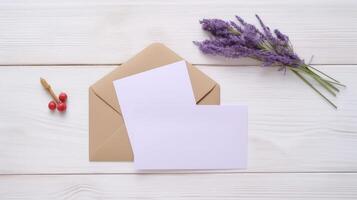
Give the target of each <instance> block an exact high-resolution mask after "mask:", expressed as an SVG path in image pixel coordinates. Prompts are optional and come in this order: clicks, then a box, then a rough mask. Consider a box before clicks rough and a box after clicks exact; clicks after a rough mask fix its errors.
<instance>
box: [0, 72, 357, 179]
mask: <svg viewBox="0 0 357 200" xmlns="http://www.w3.org/2000/svg"><path fill="white" fill-rule="evenodd" d="M199 68H200V69H201V70H203V71H204V72H205V73H207V74H208V75H209V76H211V77H212V78H213V79H215V80H216V81H217V82H218V83H220V85H221V90H222V94H221V97H222V103H223V104H247V105H248V106H249V156H248V157H249V160H248V170H247V171H249V172H357V152H356V151H355V149H356V146H357V79H356V78H355V77H356V76H357V68H356V67H353V66H329V67H324V68H321V67H320V68H319V69H323V71H325V72H326V73H329V74H333V75H334V76H335V77H336V78H337V79H339V80H340V81H342V82H343V83H345V84H347V85H348V88H347V89H344V90H343V91H342V92H341V94H340V95H339V97H338V98H337V99H334V100H335V102H336V103H337V105H338V106H339V109H338V110H334V109H333V108H331V107H330V106H329V105H328V104H327V103H326V102H324V101H323V100H322V99H321V98H320V97H319V96H318V95H316V94H315V93H314V92H313V91H312V90H311V89H310V88H308V87H307V86H306V85H304V83H303V82H301V81H300V80H299V79H298V78H297V77H295V76H294V75H293V74H291V73H287V74H286V75H285V76H284V74H283V73H282V72H279V71H277V70H276V69H275V68H262V67H253V66H250V67H223V66H217V67H211V66H210V67H207V66H199ZM113 69H114V67H103V66H88V67H83V66H81V67H73V66H67V67H54V66H51V67H45V66H43V67H27V66H24V67H14V66H12V67H0V94H6V98H4V97H2V98H0V111H1V114H0V144H1V145H0V174H23V173H25V174H28V173H35V174H42V173H55V174H61V173H135V172H136V171H134V170H133V168H132V165H131V163H110V162H104V163H96V162H89V161H88V87H89V85H91V84H92V83H94V82H95V81H96V80H98V79H99V78H100V77H102V76H103V75H104V74H106V73H108V72H110V71H111V70H113ZM39 77H44V78H46V79H47V80H48V81H49V83H50V84H51V85H52V86H53V89H54V90H55V91H56V92H60V91H66V92H67V93H68V94H69V102H68V111H67V113H66V114H59V113H58V112H56V113H51V112H50V111H49V110H48V108H47V103H48V102H49V100H50V97H49V96H48V95H47V94H46V92H45V91H44V90H43V88H42V86H41V85H40V82H39ZM225 172H229V171H225ZM238 172H243V171H238Z"/></svg>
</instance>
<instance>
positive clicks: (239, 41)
mask: <svg viewBox="0 0 357 200" xmlns="http://www.w3.org/2000/svg"><path fill="white" fill-rule="evenodd" d="M256 17H257V19H258V21H259V23H260V26H261V29H262V30H259V29H257V28H256V27H255V26H254V25H252V24H249V23H247V22H245V21H244V20H243V19H242V18H240V17H239V16H236V19H237V20H238V22H239V23H238V24H237V23H236V22H234V21H229V22H227V21H224V20H220V19H203V20H201V21H200V23H201V24H202V29H203V30H205V31H208V32H209V33H210V34H211V35H212V37H211V38H210V39H207V40H204V41H202V42H196V41H195V42H194V44H196V45H197V46H198V47H199V49H200V50H201V51H202V52H203V53H205V54H210V55H219V56H224V57H228V58H240V57H250V58H253V59H257V60H260V61H261V62H262V63H263V66H273V65H274V66H280V68H279V70H284V71H285V72H286V70H287V69H288V70H290V71H292V72H293V73H295V74H296V75H297V76H298V77H299V78H300V79H301V80H303V81H304V82H305V83H306V84H307V85H308V86H310V87H311V88H312V89H313V90H314V91H315V92H317V93H318V94H319V95H320V96H321V97H323V98H324V99H325V100H326V101H327V102H328V103H330V104H331V105H332V106H333V107H334V108H337V106H336V105H335V104H334V103H332V101H331V100H329V99H328V98H327V97H326V96H325V95H323V94H322V93H321V92H320V91H319V90H318V89H317V88H316V87H315V86H314V85H313V84H312V83H311V82H310V81H309V80H308V79H307V78H306V76H308V77H310V78H311V79H310V80H314V81H316V82H317V83H318V84H320V85H321V86H322V87H323V88H324V89H325V90H327V91H328V92H329V93H330V94H332V95H333V96H336V93H338V92H339V91H340V90H339V89H338V88H337V87H338V86H342V87H345V85H343V84H341V83H340V82H339V81H337V80H336V79H334V78H332V77H331V76H328V75H327V74H325V73H323V72H321V71H319V70H318V69H316V68H314V67H312V66H311V65H310V64H307V63H305V61H304V60H302V59H300V58H299V56H298V55H296V53H295V52H294V49H293V46H292V44H291V43H290V40H289V37H288V36H287V35H284V34H283V33H281V32H280V31H279V30H277V29H275V30H274V34H273V33H272V31H271V30H270V29H269V27H267V26H265V24H264V23H263V21H262V20H261V19H260V18H259V16H258V15H256Z"/></svg>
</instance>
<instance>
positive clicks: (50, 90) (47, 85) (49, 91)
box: [40, 78, 60, 103]
mask: <svg viewBox="0 0 357 200" xmlns="http://www.w3.org/2000/svg"><path fill="white" fill-rule="evenodd" d="M40 80H41V85H42V86H43V88H45V90H46V91H47V93H48V94H50V95H51V97H52V99H53V100H54V101H55V102H56V103H59V102H60V100H59V99H58V97H57V96H56V94H55V93H54V92H53V90H52V88H51V85H50V84H48V82H47V81H46V80H45V79H44V78H40Z"/></svg>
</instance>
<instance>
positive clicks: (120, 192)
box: [0, 173, 357, 200]
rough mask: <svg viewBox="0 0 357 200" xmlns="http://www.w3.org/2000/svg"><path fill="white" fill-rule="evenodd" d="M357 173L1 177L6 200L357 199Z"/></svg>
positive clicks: (1, 192)
mask: <svg viewBox="0 0 357 200" xmlns="http://www.w3.org/2000/svg"><path fill="white" fill-rule="evenodd" d="M356 197H357V175H356V174H350V173H348V174H344V173H342V174H340V173H337V174H311V173H307V174H284V173H278V174H269V173H268V174H255V173H253V174H210V175H207V174H205V175H202V174H195V175H182V174H181V175H174V174H170V175H110V176H108V175H67V176H51V175H46V176H36V175H35V176H33V175H32V176H0V198H1V199H36V200H37V199H165V200H166V199H176V200H178V199H190V200H196V199H208V200H209V199H212V200H215V199H221V200H232V199H251V200H252V199H266V200H268V199H271V200H273V199H274V200H277V199H284V200H285V199H314V200H318V199H321V200H325V199H336V200H337V199H339V200H341V199H356Z"/></svg>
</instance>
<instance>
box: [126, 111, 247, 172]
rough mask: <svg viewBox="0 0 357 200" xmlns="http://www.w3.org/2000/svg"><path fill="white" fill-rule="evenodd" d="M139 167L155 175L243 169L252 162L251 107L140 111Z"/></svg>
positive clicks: (136, 128) (136, 127) (135, 117)
mask: <svg viewBox="0 0 357 200" xmlns="http://www.w3.org/2000/svg"><path fill="white" fill-rule="evenodd" d="M131 111H132V113H130V114H129V115H127V117H126V118H125V121H126V122H135V123H130V124H132V126H130V127H128V131H129V133H130V134H133V135H134V137H132V140H130V142H131V144H132V145H134V146H135V147H136V148H135V149H134V160H135V161H134V166H135V168H136V169H139V170H150V169H242V168H246V162H247V132H248V131H247V124H248V122H247V107H246V106H233V105H232V106H231V105H227V106H222V105H221V106H218V105H207V106H206V105H200V106H195V105H193V106H179V105H174V106H168V105H164V106H159V105H154V106H150V107H143V106H136V107H135V109H133V110H131Z"/></svg>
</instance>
